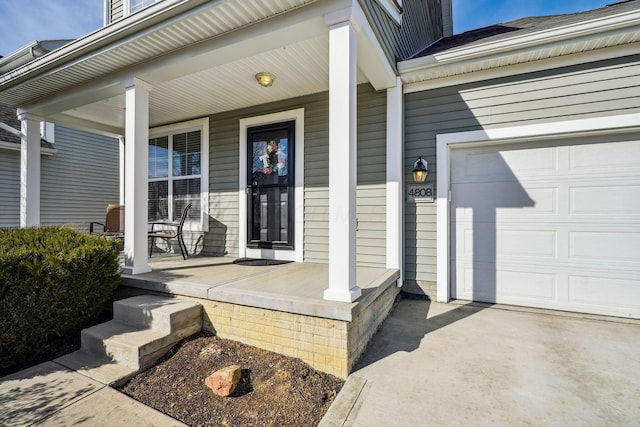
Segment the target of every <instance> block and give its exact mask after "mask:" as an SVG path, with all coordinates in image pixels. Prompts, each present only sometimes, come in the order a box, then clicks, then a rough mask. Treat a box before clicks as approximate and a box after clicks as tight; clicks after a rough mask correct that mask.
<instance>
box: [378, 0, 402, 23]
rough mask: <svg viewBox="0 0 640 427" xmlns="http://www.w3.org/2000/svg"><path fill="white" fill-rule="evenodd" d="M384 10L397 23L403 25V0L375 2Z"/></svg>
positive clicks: (380, 0) (379, 0)
mask: <svg viewBox="0 0 640 427" xmlns="http://www.w3.org/2000/svg"><path fill="white" fill-rule="evenodd" d="M375 2H376V3H378V4H379V5H380V7H381V8H382V10H384V11H385V13H386V14H387V15H389V17H390V18H391V19H393V21H394V22H395V23H396V25H400V24H402V0H375Z"/></svg>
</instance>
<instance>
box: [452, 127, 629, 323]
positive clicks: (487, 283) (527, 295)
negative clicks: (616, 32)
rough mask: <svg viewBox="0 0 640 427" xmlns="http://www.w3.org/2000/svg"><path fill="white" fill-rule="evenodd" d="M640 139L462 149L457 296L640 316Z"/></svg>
mask: <svg viewBox="0 0 640 427" xmlns="http://www.w3.org/2000/svg"><path fill="white" fill-rule="evenodd" d="M635 139H636V140H633V138H632V137H626V136H617V137H615V138H612V137H603V136H600V137H596V136H593V137H590V138H581V139H569V140H564V141H555V142H549V141H546V142H535V143H517V144H510V145H492V146H485V147H482V146H481V147H474V148H458V149H453V150H452V152H451V211H450V212H451V233H452V234H451V248H452V249H451V251H452V254H451V259H452V266H451V273H452V295H453V297H454V298H458V299H466V300H475V301H485V302H497V303H503V304H515V305H525V306H533V307H543V308H553V309H560V310H568V311H578V312H585V313H596V314H607V315H615V316H625V317H636V318H640V141H638V140H637V139H638V137H637V134H636V135H635Z"/></svg>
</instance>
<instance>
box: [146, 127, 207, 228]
mask: <svg viewBox="0 0 640 427" xmlns="http://www.w3.org/2000/svg"><path fill="white" fill-rule="evenodd" d="M194 130H200V134H201V142H200V149H201V152H200V212H201V217H200V223H199V224H196V223H194V222H193V221H191V222H189V221H187V222H185V225H184V228H185V230H189V231H203V232H207V231H209V118H208V117H205V118H202V119H195V120H189V121H187V122H180V123H174V124H171V125H166V126H159V127H155V128H151V129H149V139H151V138H158V137H161V136H165V135H170V134H176V133H181V132H189V131H194ZM147 144H148V143H147ZM154 180H155V179H154ZM147 182H149V178H147Z"/></svg>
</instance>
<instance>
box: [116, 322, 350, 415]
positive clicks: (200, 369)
mask: <svg viewBox="0 0 640 427" xmlns="http://www.w3.org/2000/svg"><path fill="white" fill-rule="evenodd" d="M229 365H240V366H241V367H242V377H241V379H240V382H239V383H238V386H237V387H236V389H235V391H234V392H233V394H232V395H231V396H229V397H220V396H218V395H216V394H214V393H213V392H212V391H211V390H210V389H209V388H207V387H206V385H205V383H204V380H205V378H206V377H208V376H209V375H211V374H212V373H213V372H215V371H217V370H218V369H221V368H224V367H226V366H229ZM343 384H344V381H343V380H341V379H338V378H336V377H334V376H333V375H329V374H326V373H322V372H319V371H316V370H314V369H313V368H311V367H310V366H309V365H307V364H306V363H304V362H303V361H301V360H300V359H296V358H292V357H287V356H282V355H280V354H277V353H273V352H270V351H266V350H262V349H259V348H256V347H252V346H249V345H245V344H242V343H239V342H237V341H231V340H225V339H222V338H219V337H216V336H214V335H211V334H208V333H205V332H203V333H200V334H197V335H194V336H192V337H190V338H187V339H185V340H183V341H182V342H181V343H180V344H178V345H177V346H176V347H174V348H173V349H172V350H171V351H170V352H169V353H168V354H167V355H165V356H164V357H163V358H162V359H161V360H160V361H159V362H158V363H157V364H156V365H155V366H154V367H152V368H151V369H149V370H147V371H145V372H143V373H140V374H138V375H137V376H135V377H134V378H132V379H131V380H130V381H129V382H128V383H126V384H125V385H124V386H122V387H120V388H119V390H120V391H122V392H124V393H126V394H127V395H129V396H131V397H133V398H134V399H136V400H139V401H140V402H142V403H144V404H146V405H148V406H151V407H153V408H155V409H157V410H159V411H161V412H164V413H165V414H167V415H170V416H171V417H173V418H176V419H178V420H180V421H182V422H183V423H186V424H189V425H191V426H220V425H221V426H292V427H294V426H304V427H308V426H315V425H317V424H318V423H319V422H320V420H321V419H322V417H323V416H324V414H325V412H326V411H327V410H328V409H329V406H330V405H331V403H332V402H333V400H334V398H335V396H336V394H337V393H338V392H339V391H340V389H341V388H342V385H343Z"/></svg>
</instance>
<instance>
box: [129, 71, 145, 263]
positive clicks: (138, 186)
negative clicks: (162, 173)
mask: <svg viewBox="0 0 640 427" xmlns="http://www.w3.org/2000/svg"><path fill="white" fill-rule="evenodd" d="M150 90H151V86H150V85H148V84H147V83H145V82H143V81H142V80H139V79H136V78H134V79H132V80H130V81H128V82H127V83H126V91H125V100H126V101H125V108H126V112H125V140H126V144H125V174H126V178H125V184H124V199H125V201H126V205H125V209H124V264H125V265H124V270H125V272H127V273H129V274H139V273H146V272H149V271H151V267H149V263H148V258H147V251H148V248H149V247H148V239H147V223H148V220H147V210H148V198H149V196H148V190H147V185H148V184H147V179H148V170H149V164H148V161H149V153H148V145H149V91H150Z"/></svg>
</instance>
